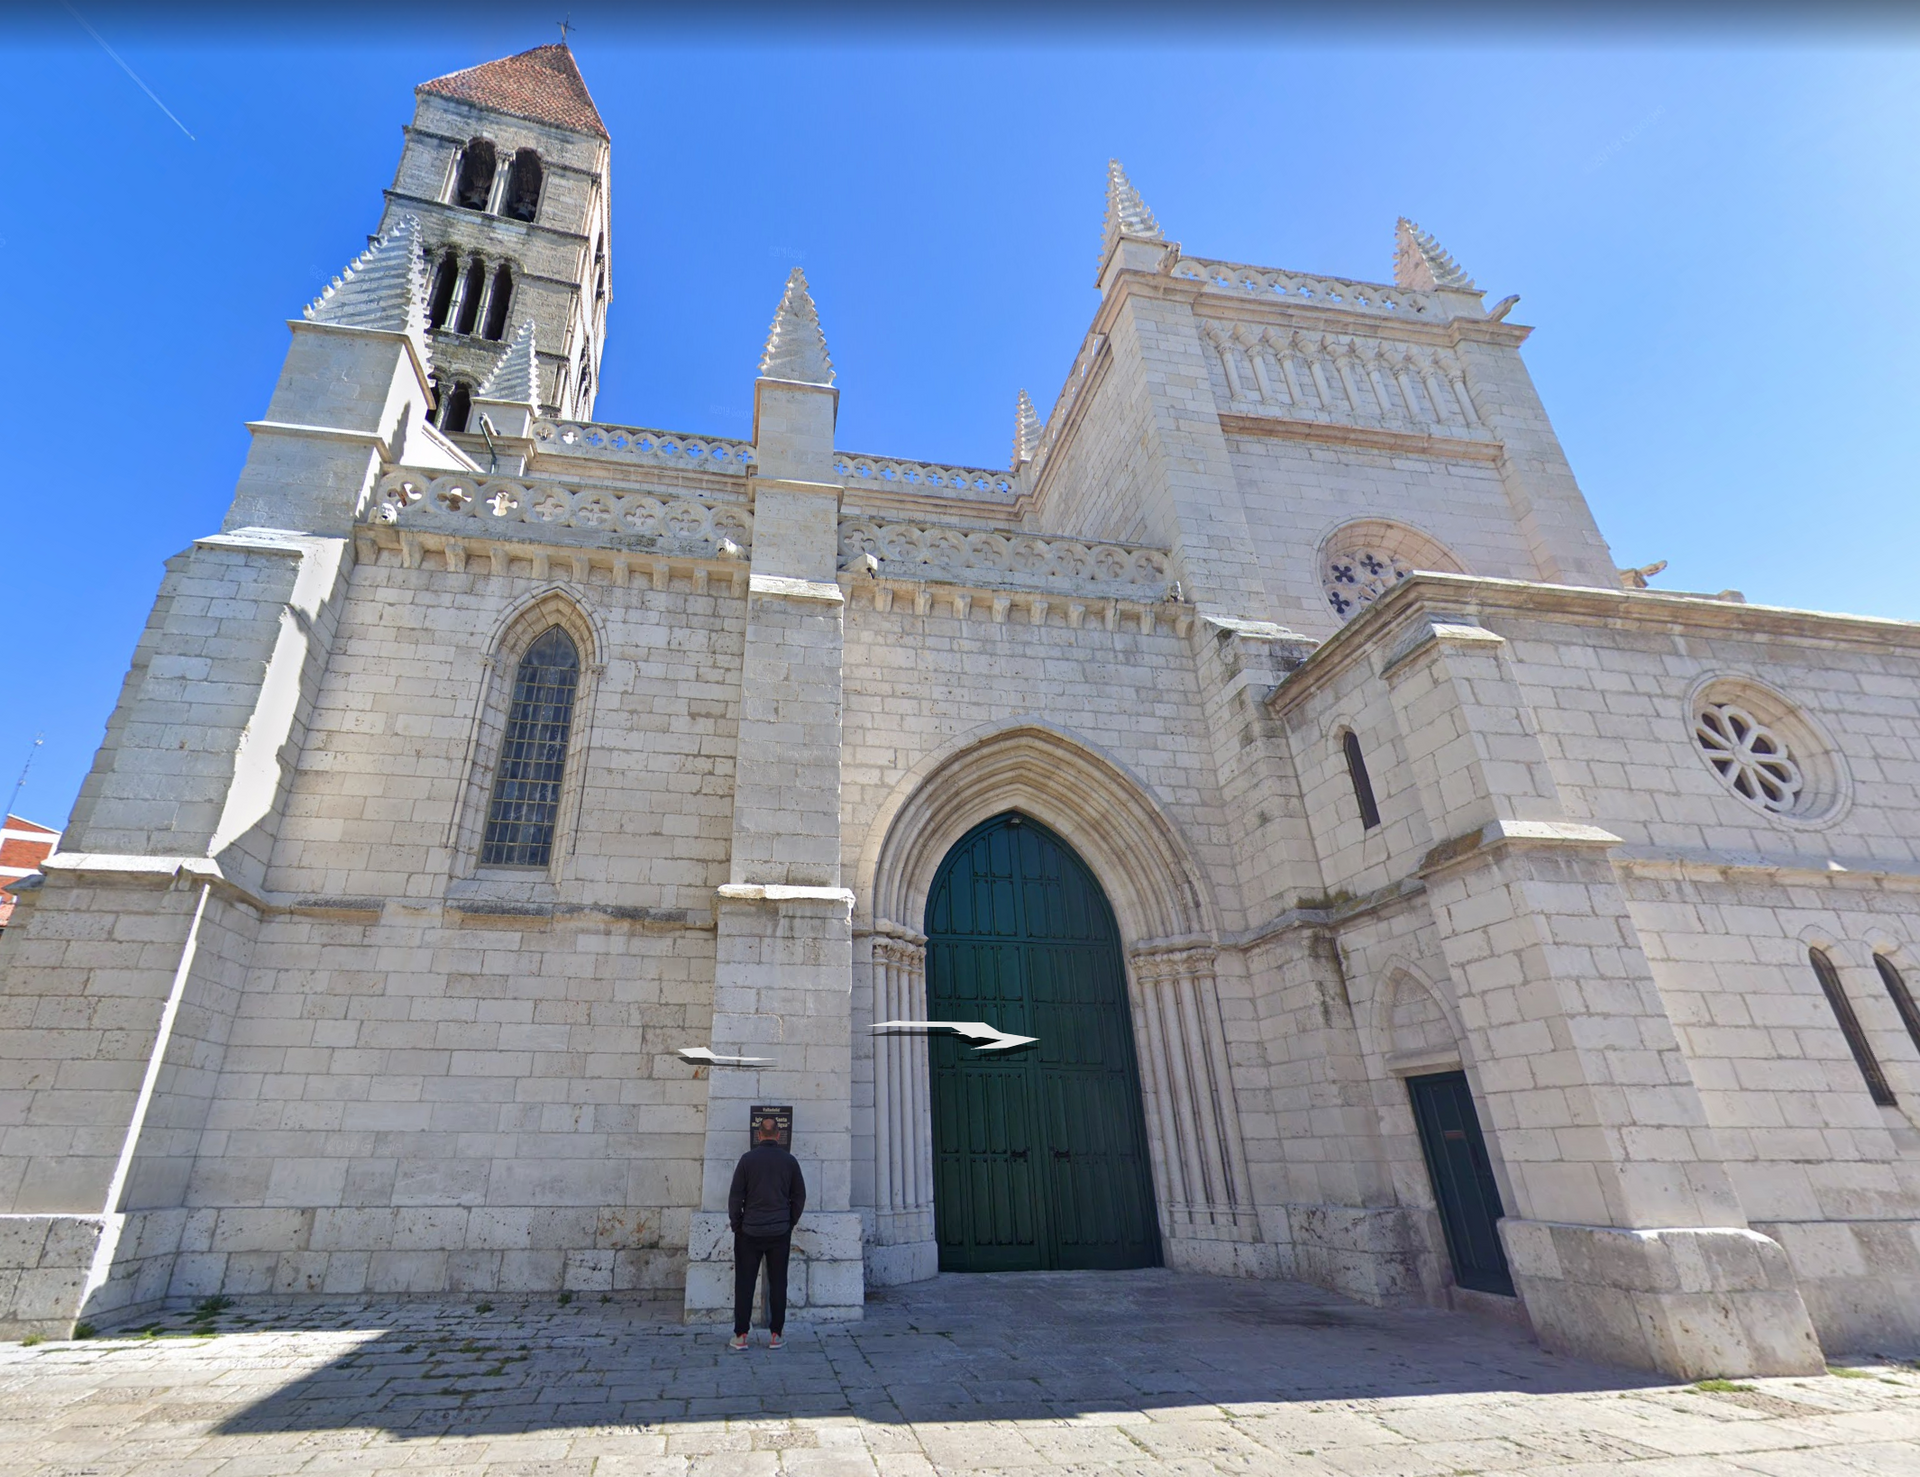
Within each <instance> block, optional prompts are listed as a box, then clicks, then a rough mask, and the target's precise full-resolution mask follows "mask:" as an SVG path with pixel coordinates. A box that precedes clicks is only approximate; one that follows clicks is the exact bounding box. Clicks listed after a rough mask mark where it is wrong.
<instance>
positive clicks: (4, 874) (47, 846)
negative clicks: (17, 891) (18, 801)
mask: <svg viewBox="0 0 1920 1477" xmlns="http://www.w3.org/2000/svg"><path fill="white" fill-rule="evenodd" d="M59 840H60V833H59V832H58V831H56V830H54V829H53V828H52V827H51V826H42V825H39V824H37V823H35V822H33V821H30V820H26V819H24V818H22V817H20V816H17V815H10V816H6V817H4V819H0V928H5V927H6V926H7V921H8V920H9V919H10V918H12V916H13V894H12V893H11V892H8V891H7V890H6V888H7V884H8V883H10V882H18V881H19V880H20V879H21V878H22V877H31V876H32V875H33V874H34V873H35V872H37V871H38V870H39V869H40V863H42V862H44V861H45V860H46V859H47V858H48V857H49V856H51V855H52V854H53V848H54V847H55V846H56V845H57V844H58V843H59Z"/></svg>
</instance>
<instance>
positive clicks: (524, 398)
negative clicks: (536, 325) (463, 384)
mask: <svg viewBox="0 0 1920 1477" xmlns="http://www.w3.org/2000/svg"><path fill="white" fill-rule="evenodd" d="M539 386H540V363H539V361H538V360H537V359H536V358H535V357H534V344H533V320H532V319H531V318H525V319H522V320H521V323H520V327H519V329H518V330H517V331H516V332H515V333H514V335H513V342H511V343H510V344H508V345H507V349H506V352H505V353H503V354H502V355H501V356H500V362H499V363H498V364H496V365H494V366H493V373H491V374H489V375H488V376H487V378H486V382H485V383H484V384H482V385H481V386H480V388H479V389H478V390H476V391H475V392H474V398H475V399H476V400H506V401H511V402H512V403H513V404H515V405H537V404H538V403H539V401H540V390H539Z"/></svg>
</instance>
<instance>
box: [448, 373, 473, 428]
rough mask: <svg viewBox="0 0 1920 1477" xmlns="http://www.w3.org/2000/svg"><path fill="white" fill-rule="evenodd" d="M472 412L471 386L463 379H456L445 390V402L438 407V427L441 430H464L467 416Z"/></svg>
mask: <svg viewBox="0 0 1920 1477" xmlns="http://www.w3.org/2000/svg"><path fill="white" fill-rule="evenodd" d="M472 414H473V387H472V386H471V385H469V384H468V383H467V382H466V381H465V380H459V381H456V382H455V384H454V387H453V388H452V389H451V390H449V391H447V400H446V404H445V405H443V406H441V408H440V429H441V430H443V431H464V430H466V428H467V418H468V417H469V416H471V415H472Z"/></svg>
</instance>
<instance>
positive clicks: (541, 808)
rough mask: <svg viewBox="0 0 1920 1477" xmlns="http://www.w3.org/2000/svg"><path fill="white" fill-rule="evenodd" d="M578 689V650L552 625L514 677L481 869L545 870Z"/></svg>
mask: <svg viewBox="0 0 1920 1477" xmlns="http://www.w3.org/2000/svg"><path fill="white" fill-rule="evenodd" d="M579 686H580V653H579V650H578V648H576V647H575V646H574V644H573V640H572V638H571V637H569V636H568V635H567V633H566V632H565V631H563V630H561V629H560V627H558V626H554V627H552V628H551V629H549V630H548V631H547V633H546V634H545V635H544V636H542V637H541V638H540V639H539V640H538V641H535V642H534V643H533V645H532V646H530V647H529V648H527V654H526V655H525V656H523V657H522V658H521V659H520V668H519V670H518V671H517V672H516V673H515V674H514V678H513V699H512V702H511V703H510V704H509V706H508V708H507V727H506V733H505V736H504V737H503V738H502V740H501V743H500V765H499V768H498V769H497V770H496V771H495V773H494V780H493V799H492V800H491V802H490V803H489V804H488V806H487V829H486V834H485V836H484V837H483V838H482V840H481V843H480V865H481V866H483V867H544V866H546V865H547V864H548V862H549V861H551V860H552V858H553V836H554V831H555V829H556V827H557V826H558V825H559V821H560V781H561V778H562V777H563V775H564V774H565V772H566V767H567V740H568V738H569V736H570V735H571V733H572V731H573V699H574V694H575V693H576V692H577V691H578V690H579Z"/></svg>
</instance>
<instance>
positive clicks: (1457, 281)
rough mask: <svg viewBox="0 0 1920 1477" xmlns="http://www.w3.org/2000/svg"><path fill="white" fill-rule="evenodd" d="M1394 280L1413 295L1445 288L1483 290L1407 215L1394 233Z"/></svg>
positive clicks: (1402, 218) (1466, 290) (1469, 290)
mask: <svg viewBox="0 0 1920 1477" xmlns="http://www.w3.org/2000/svg"><path fill="white" fill-rule="evenodd" d="M1393 280H1394V284H1395V285H1396V286H1398V287H1402V288H1405V289H1406V290H1407V291H1409V292H1431V291H1433V290H1434V289H1435V288H1441V287H1446V288H1452V289H1454V290H1455V291H1458V292H1478V291H1479V289H1478V288H1477V287H1475V286H1474V285H1473V279H1472V278H1471V277H1469V276H1468V275H1467V274H1466V273H1465V272H1464V271H1463V270H1462V269H1461V267H1460V263H1458V262H1456V261H1455V260H1454V259H1453V258H1452V257H1451V256H1449V255H1448V254H1447V252H1446V250H1445V249H1444V248H1443V247H1442V246H1441V245H1440V243H1439V242H1438V241H1436V240H1434V239H1433V237H1431V236H1429V235H1428V234H1427V233H1426V232H1425V231H1423V230H1421V229H1420V228H1419V227H1418V226H1416V225H1415V224H1414V223H1413V222H1412V221H1410V220H1408V219H1407V218H1406V217H1405V216H1404V215H1403V216H1401V217H1400V224H1399V225H1398V226H1397V227H1396V228H1395V230H1394V252H1393Z"/></svg>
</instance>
